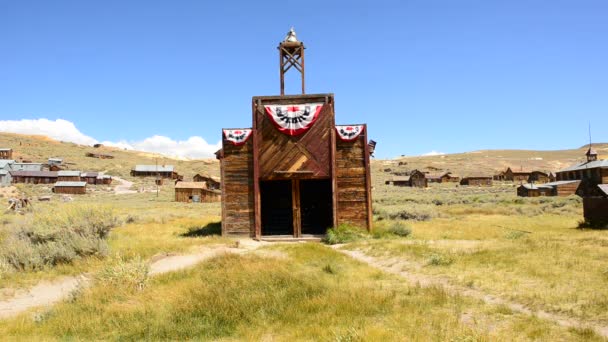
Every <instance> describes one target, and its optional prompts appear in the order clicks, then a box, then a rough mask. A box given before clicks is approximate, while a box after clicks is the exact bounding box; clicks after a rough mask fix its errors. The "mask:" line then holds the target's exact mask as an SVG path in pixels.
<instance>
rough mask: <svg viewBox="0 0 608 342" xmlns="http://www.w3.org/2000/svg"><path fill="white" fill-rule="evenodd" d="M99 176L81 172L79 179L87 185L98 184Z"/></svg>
mask: <svg viewBox="0 0 608 342" xmlns="http://www.w3.org/2000/svg"><path fill="white" fill-rule="evenodd" d="M98 176H99V172H83V173H81V174H80V179H81V180H82V181H83V182H87V184H89V185H95V184H98V180H97V177H98Z"/></svg>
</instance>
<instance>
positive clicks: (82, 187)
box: [53, 182, 87, 195]
mask: <svg viewBox="0 0 608 342" xmlns="http://www.w3.org/2000/svg"><path fill="white" fill-rule="evenodd" d="M53 192H54V193H56V194H69V195H84V194H86V193H87V182H57V183H55V186H53Z"/></svg>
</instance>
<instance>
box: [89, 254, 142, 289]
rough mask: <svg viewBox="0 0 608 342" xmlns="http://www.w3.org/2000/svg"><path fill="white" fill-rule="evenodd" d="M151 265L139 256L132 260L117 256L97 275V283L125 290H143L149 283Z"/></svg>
mask: <svg viewBox="0 0 608 342" xmlns="http://www.w3.org/2000/svg"><path fill="white" fill-rule="evenodd" d="M149 272H150V265H149V264H148V262H146V261H145V260H143V259H142V258H141V257H140V256H139V255H138V256H136V257H135V258H133V259H131V260H126V259H125V258H123V257H121V256H120V255H117V256H116V257H114V260H112V261H110V262H109V263H108V264H107V266H106V267H105V268H104V269H102V270H101V271H100V272H99V273H98V274H97V277H96V279H97V281H99V282H100V283H101V284H104V285H106V286H109V287H112V288H117V289H124V290H142V289H143V288H144V287H145V286H146V284H147V282H148V277H149Z"/></svg>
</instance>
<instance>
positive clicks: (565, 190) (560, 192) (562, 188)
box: [555, 182, 581, 197]
mask: <svg viewBox="0 0 608 342" xmlns="http://www.w3.org/2000/svg"><path fill="white" fill-rule="evenodd" d="M580 184H581V183H580V182H575V183H568V184H560V185H556V186H555V194H556V195H557V196H563V197H565V196H570V195H574V194H576V189H578V186H579V185H580Z"/></svg>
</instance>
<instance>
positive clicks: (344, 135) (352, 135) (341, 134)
mask: <svg viewBox="0 0 608 342" xmlns="http://www.w3.org/2000/svg"><path fill="white" fill-rule="evenodd" d="M363 127H364V126H363V125H348V126H338V125H336V133H338V138H340V140H342V141H354V140H355V139H357V138H358V137H359V135H361V133H363Z"/></svg>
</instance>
